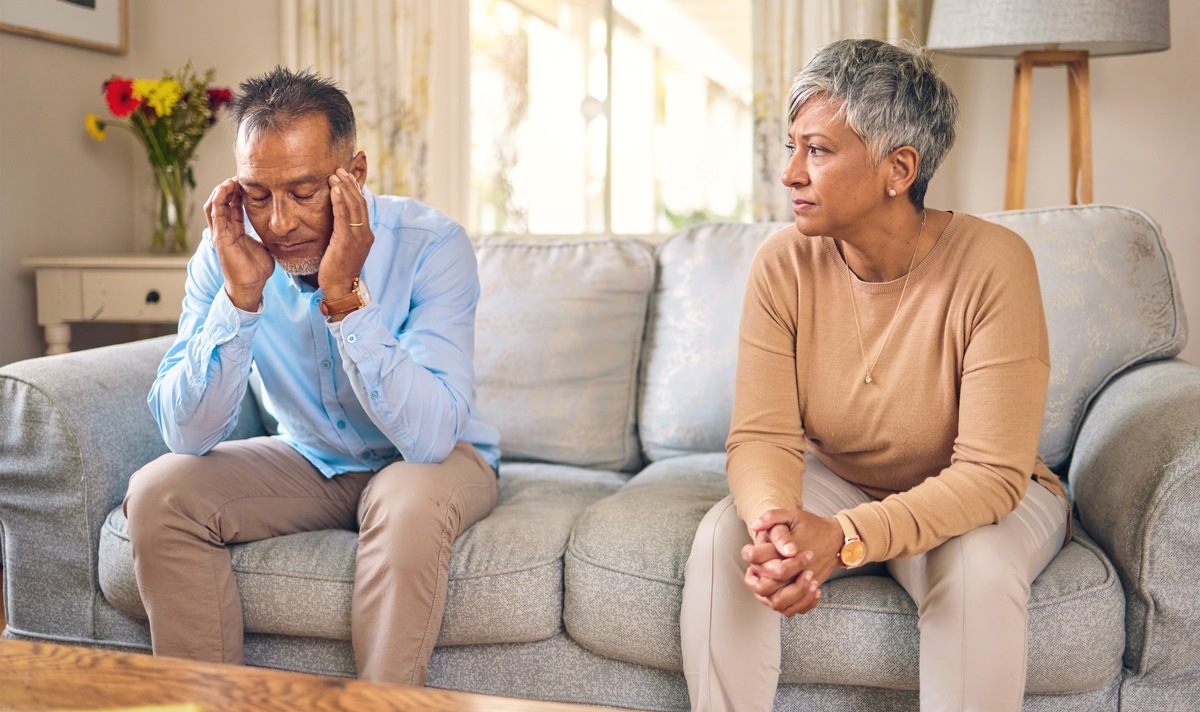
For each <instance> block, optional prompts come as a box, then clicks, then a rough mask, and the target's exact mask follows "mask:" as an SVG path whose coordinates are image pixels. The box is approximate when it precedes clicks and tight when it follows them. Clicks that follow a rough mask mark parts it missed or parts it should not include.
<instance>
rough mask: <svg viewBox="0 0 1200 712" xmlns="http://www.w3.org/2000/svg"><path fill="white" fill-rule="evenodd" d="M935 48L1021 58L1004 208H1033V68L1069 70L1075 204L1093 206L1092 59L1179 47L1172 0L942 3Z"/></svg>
mask: <svg viewBox="0 0 1200 712" xmlns="http://www.w3.org/2000/svg"><path fill="white" fill-rule="evenodd" d="M928 44H929V48H930V49H932V50H936V51H938V52H946V53H948V54H961V55H967V56H975V57H1005V58H1013V59H1015V62H1016V65H1015V71H1016V73H1015V75H1014V76H1013V99H1012V102H1013V103H1012V119H1011V124H1010V126H1009V136H1008V178H1007V181H1006V183H1005V191H1004V209H1005V210H1015V209H1017V208H1023V207H1025V176H1026V166H1027V163H1028V156H1029V107H1030V100H1031V97H1032V93H1033V70H1034V69H1035V68H1038V67H1059V66H1065V67H1066V68H1067V101H1068V122H1069V136H1070V165H1069V167H1068V172H1069V174H1070V179H1071V203H1072V204H1078V203H1090V202H1092V124H1091V85H1090V81H1089V78H1088V58H1089V57H1090V56H1096V57H1103V56H1108V55H1118V54H1137V53H1141V52H1157V51H1159V50H1164V49H1167V48H1168V47H1170V46H1171V30H1170V24H1169V19H1168V11H1167V0H934V3H933V13H932V14H931V15H930V18H929V41H928Z"/></svg>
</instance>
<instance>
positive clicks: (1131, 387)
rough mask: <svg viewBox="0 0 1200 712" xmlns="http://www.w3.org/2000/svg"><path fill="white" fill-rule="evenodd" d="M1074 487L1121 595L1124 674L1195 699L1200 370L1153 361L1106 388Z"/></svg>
mask: <svg viewBox="0 0 1200 712" xmlns="http://www.w3.org/2000/svg"><path fill="white" fill-rule="evenodd" d="M1070 481H1071V485H1072V490H1073V493H1074V497H1075V504H1076V506H1077V507H1078V510H1079V518H1080V521H1081V523H1082V524H1083V527H1084V528H1085V529H1086V530H1087V532H1088V534H1089V535H1091V537H1092V538H1093V539H1095V540H1096V542H1097V543H1099V544H1100V546H1101V547H1103V548H1104V550H1105V551H1106V552H1107V553H1108V555H1109V556H1110V557H1111V558H1112V561H1113V563H1114V564H1115V566H1116V569H1117V572H1118V573H1119V574H1120V577H1121V582H1122V584H1123V585H1124V587H1125V596H1126V608H1125V628H1126V634H1125V667H1126V668H1127V671H1128V673H1129V674H1130V675H1131V676H1133V682H1135V683H1136V682H1137V681H1138V680H1139V679H1144V680H1145V681H1147V682H1148V681H1150V679H1151V678H1153V679H1154V680H1155V681H1156V683H1155V687H1156V688H1158V689H1157V693H1162V692H1165V691H1166V689H1165V688H1169V687H1171V686H1172V685H1174V684H1176V682H1178V681H1181V680H1183V679H1184V678H1187V677H1188V676H1189V675H1190V676H1191V679H1192V681H1191V682H1190V683H1187V684H1188V685H1190V686H1192V688H1193V690H1194V687H1195V686H1196V685H1197V684H1198V683H1200V678H1197V677H1195V673H1196V672H1197V671H1198V670H1200V637H1197V636H1196V633H1195V631H1196V630H1200V605H1197V603H1196V600H1197V599H1196V581H1197V576H1198V575H1200V368H1198V367H1196V366H1193V365H1191V364H1189V363H1186V362H1184V361H1180V360H1178V359H1175V360H1170V361H1155V362H1151V363H1147V364H1143V365H1141V366H1138V367H1136V368H1132V369H1130V370H1129V371H1126V372H1125V373H1123V374H1121V375H1120V376H1118V377H1117V378H1115V379H1114V380H1113V381H1112V382H1110V383H1109V384H1108V386H1106V387H1105V388H1104V390H1103V391H1102V392H1101V393H1100V394H1099V396H1098V397H1097V398H1096V400H1095V402H1094V403H1093V404H1092V407H1091V410H1090V411H1089V412H1088V414H1087V416H1086V418H1085V420H1084V422H1083V425H1082V427H1081V428H1080V431H1079V436H1078V438H1077V439H1076V442H1075V454H1074V457H1073V459H1072V462H1071V468H1070ZM1147 689H1149V688H1147ZM1157 693H1156V694H1157ZM1151 708H1153V706H1151V707H1144V709H1151ZM1139 709H1140V708H1139Z"/></svg>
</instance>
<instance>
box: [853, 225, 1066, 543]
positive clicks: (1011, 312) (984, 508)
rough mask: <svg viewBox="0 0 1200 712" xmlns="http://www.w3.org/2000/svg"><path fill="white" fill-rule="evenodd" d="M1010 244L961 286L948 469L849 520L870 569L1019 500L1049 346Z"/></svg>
mask: <svg viewBox="0 0 1200 712" xmlns="http://www.w3.org/2000/svg"><path fill="white" fill-rule="evenodd" d="M993 236H994V235H987V236H986V237H988V238H991V237H993ZM1006 238H1007V239H1006V241H1005V242H1004V243H1003V244H1004V246H1005V247H1004V249H1003V250H1001V251H1000V254H999V256H998V259H995V260H990V261H989V264H987V265H986V266H982V267H980V270H979V273H978V274H976V275H971V274H969V273H968V274H965V275H960V276H959V279H960V280H964V282H965V285H964V286H965V287H966V288H967V289H968V295H967V296H968V298H967V299H966V300H964V303H965V304H967V307H966V309H965V322H966V324H967V328H968V330H969V331H968V340H967V344H966V349H965V352H964V354H963V360H962V374H961V382H960V385H959V411H958V433H957V436H956V437H955V439H954V444H953V453H952V456H951V460H950V464H949V465H948V466H947V467H945V468H944V469H942V470H941V471H940V472H939V473H938V474H936V475H934V476H932V477H929V478H927V479H925V480H924V481H923V482H921V483H920V484H918V485H916V486H915V487H913V488H911V489H909V490H907V491H904V492H900V493H897V494H893V495H891V496H888V497H887V498H885V499H884V500H882V501H879V502H870V503H866V504H863V505H859V506H858V507H855V508H854V509H851V510H849V511H848V512H847V516H849V517H850V519H851V520H852V521H853V522H854V525H855V526H856V527H857V528H858V530H859V534H860V535H861V536H862V539H863V542H864V543H865V544H866V546H867V559H868V560H869V561H886V560H889V559H893V558H898V557H905V556H912V555H915V554H919V553H922V552H925V551H929V550H930V549H932V548H934V547H936V546H938V545H939V544H941V543H943V542H945V541H947V540H949V539H951V538H953V537H955V536H959V535H961V534H964V533H966V532H968V531H971V530H973V529H975V528H977V527H980V526H983V525H985V524H993V523H996V522H999V521H1000V519H1001V518H1003V517H1004V516H1005V515H1007V514H1009V513H1010V512H1012V511H1013V510H1014V509H1016V507H1017V506H1018V505H1019V504H1020V501H1021V498H1022V497H1023V496H1024V494H1025V488H1026V487H1027V486H1028V484H1029V482H1030V479H1031V476H1032V473H1033V472H1034V468H1035V463H1036V462H1037V443H1038V435H1039V431H1040V428H1041V422H1042V414H1043V411H1044V408H1045V401H1046V387H1047V383H1048V380H1049V376H1050V365H1049V341H1048V337H1047V334H1046V321H1045V315H1044V312H1043V307H1042V299H1041V290H1040V288H1039V285H1038V278H1037V269H1036V266H1035V264H1034V260H1033V255H1032V253H1031V252H1030V251H1029V248H1028V246H1027V245H1026V244H1025V243H1024V241H1022V240H1021V239H1020V238H1019V237H1017V236H1016V235H1014V234H1012V233H1007V232H1006Z"/></svg>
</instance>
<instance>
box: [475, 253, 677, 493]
mask: <svg viewBox="0 0 1200 712" xmlns="http://www.w3.org/2000/svg"><path fill="white" fill-rule="evenodd" d="M475 252H476V255H477V257H478V260H479V281H480V284H481V288H482V294H481V296H480V299H479V306H478V309H477V311H476V319H475V329H476V337H475V389H476V397H477V402H478V408H479V415H480V417H481V418H482V419H483V420H484V421H485V422H488V423H491V424H493V425H495V426H496V427H498V428H499V429H500V437H501V441H500V450H501V453H502V458H503V459H505V460H530V461H547V462H556V463H560V464H564V465H575V466H579V467H591V468H602V469H611V470H632V469H636V468H637V467H638V466H639V465H640V464H641V451H640V448H639V445H638V440H637V427H636V404H637V383H638V381H637V375H638V368H639V365H640V357H641V345H642V336H643V333H644V331H645V323H646V311H647V308H648V305H649V300H650V292H651V290H652V289H653V286H654V252H653V250H652V249H651V248H650V247H649V246H648V245H646V244H645V243H642V242H638V241H636V240H629V239H606V240H573V241H546V240H525V241H518V240H513V239H503V238H491V239H485V240H482V241H480V242H479V243H478V244H477V246H476V250H475Z"/></svg>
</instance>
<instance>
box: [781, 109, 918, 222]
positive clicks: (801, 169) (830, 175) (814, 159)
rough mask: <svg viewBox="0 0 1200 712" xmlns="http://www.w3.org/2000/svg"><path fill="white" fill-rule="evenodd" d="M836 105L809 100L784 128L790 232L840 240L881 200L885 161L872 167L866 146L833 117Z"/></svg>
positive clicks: (785, 176) (884, 182)
mask: <svg viewBox="0 0 1200 712" xmlns="http://www.w3.org/2000/svg"><path fill="white" fill-rule="evenodd" d="M837 108H838V107H837V104H835V103H832V102H830V101H828V100H825V99H813V100H810V101H809V102H808V103H806V104H805V105H804V106H803V107H801V109H800V111H799V113H797V114H796V120H795V121H793V122H792V125H791V127H790V129H789V136H788V139H789V140H788V148H789V150H790V151H791V154H792V156H791V158H790V159H788V162H787V166H786V167H785V168H784V169H783V184H784V185H785V186H787V187H788V190H789V191H790V193H791V198H792V212H794V213H795V215H796V228H797V229H799V230H800V232H801V233H803V234H805V235H825V236H828V237H837V238H844V237H846V236H847V234H849V235H851V236H852V235H853V233H855V232H856V231H858V230H859V229H861V227H862V223H863V221H864V220H865V219H866V218H867V216H868V215H869V214H870V213H871V211H872V210H873V209H874V208H876V207H878V206H879V205H880V203H881V202H882V201H883V200H885V199H890V200H896V199H897V198H887V195H886V193H887V177H888V169H887V168H886V164H887V161H884V162H883V163H881V164H880V165H879V166H875V165H872V162H871V156H870V154H869V153H868V152H867V146H866V144H865V143H863V141H862V139H860V138H859V137H858V135H857V134H855V133H854V132H853V131H851V130H850V128H849V127H847V126H846V122H845V121H843V120H842V119H840V118H838V117H837Z"/></svg>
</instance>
